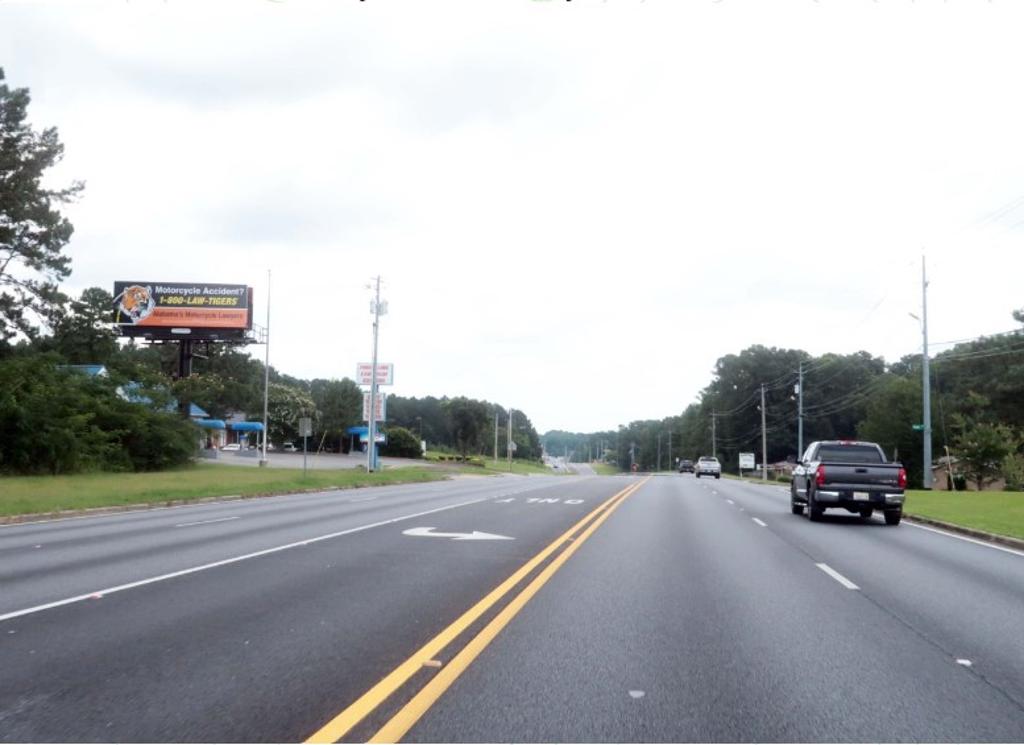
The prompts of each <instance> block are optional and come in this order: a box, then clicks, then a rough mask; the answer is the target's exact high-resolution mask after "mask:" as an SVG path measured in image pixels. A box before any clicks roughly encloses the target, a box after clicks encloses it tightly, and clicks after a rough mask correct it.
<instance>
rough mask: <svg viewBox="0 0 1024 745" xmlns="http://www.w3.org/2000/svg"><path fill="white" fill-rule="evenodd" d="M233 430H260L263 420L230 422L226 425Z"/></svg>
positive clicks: (261, 429)
mask: <svg viewBox="0 0 1024 745" xmlns="http://www.w3.org/2000/svg"><path fill="white" fill-rule="evenodd" d="M228 426H229V427H231V429H233V430H235V432H262V431H263V422H232V423H231V424H229V425H228Z"/></svg>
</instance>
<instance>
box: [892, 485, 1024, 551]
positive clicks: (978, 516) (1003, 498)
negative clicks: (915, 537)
mask: <svg viewBox="0 0 1024 745" xmlns="http://www.w3.org/2000/svg"><path fill="white" fill-rule="evenodd" d="M903 511H904V513H905V514H907V515H920V516H921V517H928V518H931V519H932V520H941V521H942V522H946V523H952V524H953V525H962V526H963V527H965V528H974V529H975V530H984V531H985V532H987V533H997V534H999V535H1006V536H1010V537H1011V538H1021V539H1024V492H1011V491H983V492H977V491H955V492H950V491H918V490H911V491H908V492H907V501H906V504H905V505H904V506H903Z"/></svg>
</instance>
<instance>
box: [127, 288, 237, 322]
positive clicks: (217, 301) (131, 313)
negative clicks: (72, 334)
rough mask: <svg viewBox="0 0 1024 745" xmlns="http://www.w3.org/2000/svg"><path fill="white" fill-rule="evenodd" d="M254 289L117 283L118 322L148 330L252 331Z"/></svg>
mask: <svg viewBox="0 0 1024 745" xmlns="http://www.w3.org/2000/svg"><path fill="white" fill-rule="evenodd" d="M251 299H252V289H251V288H249V287H247V286H245V285H224V284H206V283H202V282H195V283H181V282H115V283H114V322H115V323H118V324H120V325H121V327H122V329H125V330H128V329H130V328H135V327H147V328H175V327H188V328H202V329H237V330H240V331H241V330H246V329H251V328H252V303H251Z"/></svg>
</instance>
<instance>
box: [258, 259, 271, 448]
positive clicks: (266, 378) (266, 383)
mask: <svg viewBox="0 0 1024 745" xmlns="http://www.w3.org/2000/svg"><path fill="white" fill-rule="evenodd" d="M266 334H267V339H266V342H267V348H266V350H265V351H266V357H265V359H264V362H263V457H262V458H261V459H260V465H261V466H265V465H267V436H268V435H269V434H270V431H269V430H268V428H267V425H268V424H269V422H268V421H267V408H268V407H267V403H268V400H269V391H270V270H269V269H267V331H266Z"/></svg>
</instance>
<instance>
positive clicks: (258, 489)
mask: <svg viewBox="0 0 1024 745" xmlns="http://www.w3.org/2000/svg"><path fill="white" fill-rule="evenodd" d="M446 477H447V475H446V474H445V473H444V472H442V471H439V470H437V469H430V468H422V467H411V468H395V469H387V470H384V471H378V472H376V473H370V474H368V473H365V472H363V471H358V470H340V469H339V470H331V471H310V472H308V474H307V475H306V477H305V478H304V477H303V475H302V470H301V469H285V468H237V467H234V466H223V465H214V464H208V463H200V464H197V465H195V466H191V467H188V468H182V469H177V470H172V471H160V472H156V473H86V474H76V475H73V476H5V477H0V517H3V516H13V515H31V514H50V513H55V512H60V511H63V510H83V509H88V508H92V507H118V506H125V505H153V504H161V503H167V502H176V501H191V500H196V499H203V498H205V497H225V496H233V495H237V496H261V495H268V494H286V493H289V492H298V491H305V490H308V489H351V488H356V487H361V486H385V485H389V484H405V483H414V482H423V481H437V480H441V479H444V478H446Z"/></svg>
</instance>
